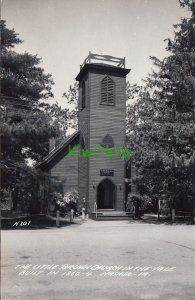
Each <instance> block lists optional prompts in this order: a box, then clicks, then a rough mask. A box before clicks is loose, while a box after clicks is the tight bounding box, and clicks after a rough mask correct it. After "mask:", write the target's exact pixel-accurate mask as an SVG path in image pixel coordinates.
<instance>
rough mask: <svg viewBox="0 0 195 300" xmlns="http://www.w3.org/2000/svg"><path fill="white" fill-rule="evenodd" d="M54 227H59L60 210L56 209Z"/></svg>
mask: <svg viewBox="0 0 195 300" xmlns="http://www.w3.org/2000/svg"><path fill="white" fill-rule="evenodd" d="M56 227H60V211H59V210H56Z"/></svg>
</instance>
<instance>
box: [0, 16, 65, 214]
mask: <svg viewBox="0 0 195 300" xmlns="http://www.w3.org/2000/svg"><path fill="white" fill-rule="evenodd" d="M1 35H2V43H1V50H2V55H1V60H2V64H1V74H2V80H1V96H2V99H3V100H4V101H3V102H2V105H1V106H0V121H1V153H2V155H1V168H2V177H3V178H5V180H4V181H3V182H2V189H4V190H8V189H9V190H11V191H12V192H13V194H15V196H14V197H15V199H19V200H18V201H20V204H21V203H22V201H23V200H22V199H26V207H27V206H28V205H29V203H30V202H29V201H30V200H29V199H31V200H32V199H33V198H34V199H36V197H34V196H33V195H34V194H33V193H31V192H30V190H32V189H37V185H36V184H35V182H36V181H37V180H35V177H36V172H37V178H38V177H39V175H38V171H35V170H33V168H32V167H30V166H27V165H28V164H29V162H30V163H31V164H32V163H33V162H34V163H35V162H36V161H39V160H41V159H42V158H43V157H44V156H45V155H46V154H48V148H49V147H48V146H49V139H50V138H51V137H55V138H56V139H61V138H63V137H64V136H65V134H66V130H67V110H66V109H62V108H61V107H59V106H58V104H57V103H55V104H53V105H50V104H49V103H48V102H47V99H48V98H49V97H52V96H53V94H52V85H53V84H54V83H53V79H52V77H51V75H50V74H46V73H45V71H44V70H43V69H42V68H41V67H40V66H39V65H40V62H41V59H40V58H38V56H37V55H31V54H29V53H24V54H18V53H16V52H15V51H13V50H12V49H13V47H14V46H15V45H17V44H19V43H21V42H22V41H21V40H20V39H19V38H18V35H17V34H16V33H15V31H14V30H13V29H12V30H10V29H8V28H7V27H6V23H5V21H1ZM24 170H25V172H24ZM32 173H33V176H32ZM23 174H25V175H23ZM16 194H17V195H16ZM24 202H25V201H24ZM23 204H24V203H23ZM20 206H21V207H22V208H23V209H26V207H25V204H24V205H20Z"/></svg>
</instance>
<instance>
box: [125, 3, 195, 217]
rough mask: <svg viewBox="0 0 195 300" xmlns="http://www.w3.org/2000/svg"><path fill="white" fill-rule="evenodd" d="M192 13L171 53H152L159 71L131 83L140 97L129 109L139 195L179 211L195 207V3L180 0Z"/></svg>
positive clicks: (131, 90)
mask: <svg viewBox="0 0 195 300" xmlns="http://www.w3.org/2000/svg"><path fill="white" fill-rule="evenodd" d="M180 5H181V6H182V7H187V8H188V9H189V10H190V12H191V17H190V18H184V19H182V21H181V24H178V25H174V28H175V36H174V39H173V40H171V39H167V40H166V41H167V43H168V45H167V47H166V50H167V51H168V52H169V55H168V56H167V57H165V58H164V59H163V60H162V61H161V60H159V59H157V58H156V57H151V60H152V61H153V63H154V66H155V70H154V71H153V72H152V73H151V74H149V75H148V77H147V78H146V80H145V84H144V85H143V86H141V87H139V86H137V85H133V86H132V87H129V95H133V97H134V98H136V99H137V101H136V103H135V104H134V105H133V106H130V107H128V110H127V133H128V140H129V144H130V147H131V148H132V149H133V153H134V155H133V156H134V157H133V159H134V162H135V164H136V167H137V179H136V182H137V184H138V188H139V191H140V193H142V194H143V195H144V194H146V195H148V196H150V198H151V199H152V200H153V202H154V203H155V204H156V203H157V200H159V199H167V200H170V202H171V203H173V202H175V203H176V208H177V209H178V210H188V211H189V210H192V206H193V200H192V170H193V166H194V156H193V155H194V154H193V153H194V152H193V151H194V150H193V146H194V140H193V135H194V127H195V124H194V116H193V113H194V103H193V101H194V98H195V84H194V76H195V73H194V66H195V63H194V62H195V26H194V24H195V3H194V1H192V0H180Z"/></svg>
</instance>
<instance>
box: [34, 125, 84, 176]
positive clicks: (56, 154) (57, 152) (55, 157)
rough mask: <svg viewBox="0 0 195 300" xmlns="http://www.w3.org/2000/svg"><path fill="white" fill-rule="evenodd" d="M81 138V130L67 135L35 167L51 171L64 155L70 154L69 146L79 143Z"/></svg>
mask: <svg viewBox="0 0 195 300" xmlns="http://www.w3.org/2000/svg"><path fill="white" fill-rule="evenodd" d="M79 138H80V131H79V130H77V131H76V132H74V133H73V134H72V135H70V136H69V137H67V138H66V139H65V140H64V141H63V142H62V143H60V144H59V145H58V146H57V147H56V148H55V149H53V150H52V151H51V152H50V153H49V154H48V155H47V156H46V157H45V158H44V159H43V160H42V161H41V162H39V163H37V164H36V166H35V168H36V169H41V170H42V171H46V172H47V171H49V170H50V169H51V168H52V167H53V166H55V165H56V164H57V163H58V162H59V161H60V160H61V159H62V158H63V157H64V156H66V155H67V154H68V146H69V145H70V146H72V147H73V146H75V145H78V143H79Z"/></svg>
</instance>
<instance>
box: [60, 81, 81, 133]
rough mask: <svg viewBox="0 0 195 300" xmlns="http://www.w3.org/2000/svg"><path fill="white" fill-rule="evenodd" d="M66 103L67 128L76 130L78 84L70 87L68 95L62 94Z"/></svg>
mask: <svg viewBox="0 0 195 300" xmlns="http://www.w3.org/2000/svg"><path fill="white" fill-rule="evenodd" d="M63 97H65V98H66V100H67V103H68V104H69V105H70V107H69V109H68V113H67V117H68V126H69V127H70V128H73V129H77V128H78V98H79V84H78V82H75V83H74V84H73V86H71V85H70V87H69V90H68V93H64V94H63Z"/></svg>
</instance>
